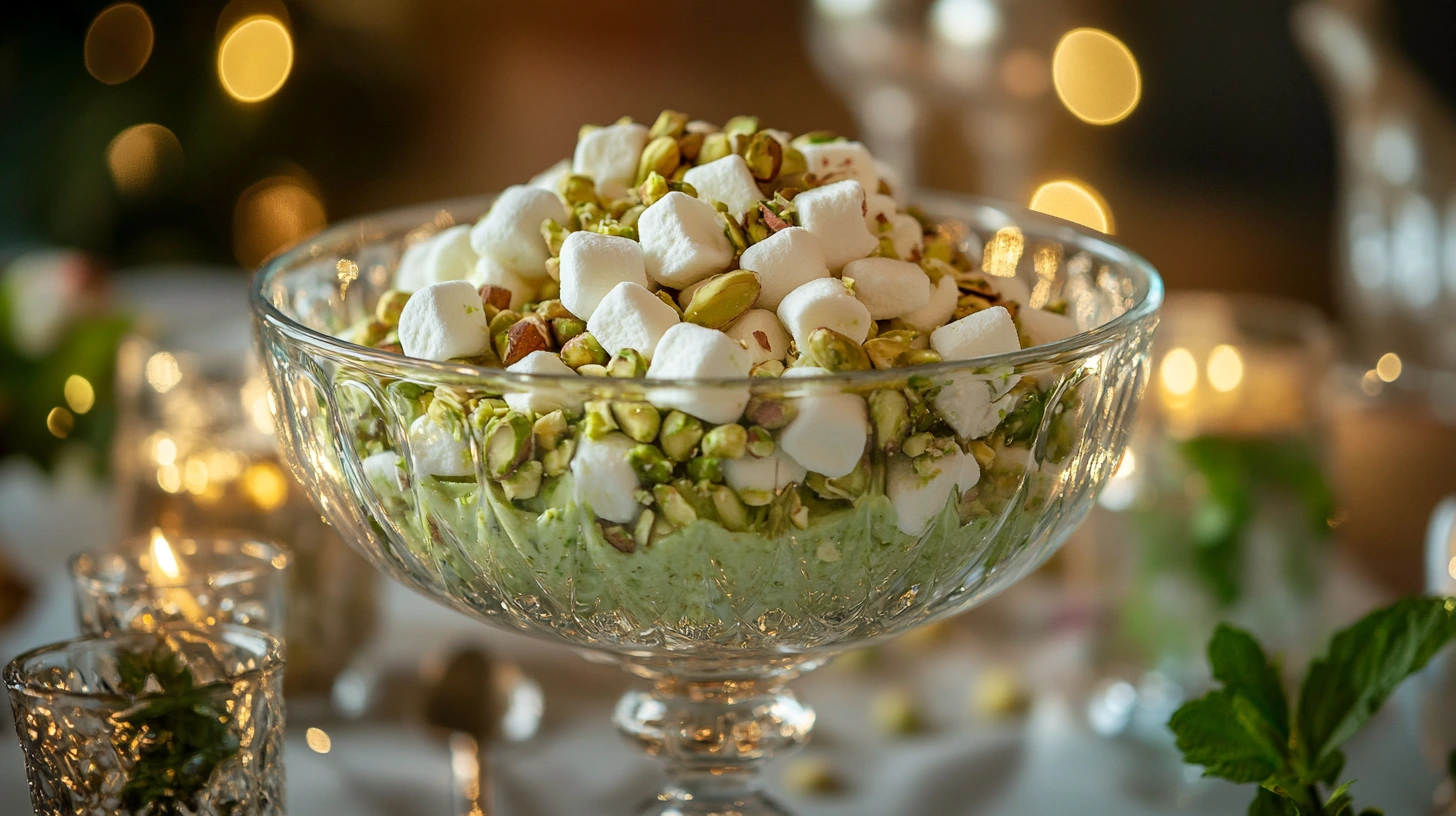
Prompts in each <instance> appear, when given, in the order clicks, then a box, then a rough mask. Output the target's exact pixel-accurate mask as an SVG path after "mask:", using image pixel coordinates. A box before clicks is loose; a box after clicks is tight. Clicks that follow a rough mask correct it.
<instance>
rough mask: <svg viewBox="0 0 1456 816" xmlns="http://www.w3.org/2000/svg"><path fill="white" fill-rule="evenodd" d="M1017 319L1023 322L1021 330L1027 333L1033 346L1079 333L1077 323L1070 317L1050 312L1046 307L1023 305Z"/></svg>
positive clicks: (1027, 337) (1053, 341)
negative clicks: (1036, 307)
mask: <svg viewBox="0 0 1456 816" xmlns="http://www.w3.org/2000/svg"><path fill="white" fill-rule="evenodd" d="M1016 320H1017V322H1019V323H1020V324H1021V330H1022V331H1023V332H1025V333H1026V339H1028V340H1030V341H1031V344H1032V345H1033V346H1044V345H1046V344H1047V343H1055V342H1057V341H1058V340H1065V339H1067V338H1068V337H1071V336H1072V335H1074V334H1076V333H1077V324H1076V323H1073V322H1072V319H1071V318H1070V317H1067V316H1066V315H1059V314H1057V313H1056V312H1048V311H1046V310H1045V309H1032V308H1029V307H1026V306H1022V307H1021V309H1020V310H1019V311H1018V312H1017V313H1016Z"/></svg>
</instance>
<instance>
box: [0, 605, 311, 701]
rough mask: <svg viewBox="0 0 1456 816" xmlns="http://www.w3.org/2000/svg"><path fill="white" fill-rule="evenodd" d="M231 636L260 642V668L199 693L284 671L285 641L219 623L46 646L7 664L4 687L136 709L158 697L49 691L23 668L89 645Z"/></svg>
mask: <svg viewBox="0 0 1456 816" xmlns="http://www.w3.org/2000/svg"><path fill="white" fill-rule="evenodd" d="M228 633H237V634H240V635H246V636H248V637H256V638H258V639H260V640H261V641H262V642H263V644H264V648H263V651H262V653H261V654H260V655H258V657H257V660H258V661H259V664H258V665H256V666H254V667H253V668H251V669H247V670H246V671H240V672H237V673H234V674H229V675H228V676H227V677H225V678H223V679H221V680H214V681H212V682H210V683H202V684H200V685H198V686H197V687H196V688H197V689H199V690H210V689H217V688H224V687H227V686H231V685H233V684H234V683H239V682H253V681H256V680H261V679H263V678H265V677H268V676H270V675H273V674H275V673H277V672H278V671H280V670H281V669H282V668H283V665H284V656H283V641H281V640H279V639H278V638H276V637H274V636H273V635H270V634H268V633H267V632H264V631H263V630H261V629H254V628H253V627H251V626H244V625H243V624H240V623H220V624H217V625H216V626H211V627H207V628H202V627H196V626H164V627H162V628H160V629H157V630H156V631H154V632H119V633H113V634H109V635H81V636H79V637H74V638H68V639H66V640H59V641H56V642H54V643H46V644H43V645H41V646H37V647H35V648H33V649H28V650H26V651H24V652H22V653H20V654H18V655H16V656H15V657H14V658H13V659H11V661H10V662H9V663H7V664H5V671H4V681H5V687H6V689H8V690H9V691H10V692H11V693H21V694H25V695H27V696H29V697H46V698H58V697H59V698H72V699H77V700H92V701H100V702H107V703H120V704H123V705H133V704H135V703H136V702H137V701H139V700H145V699H148V698H149V697H156V696H159V695H140V696H138V697H126V696H124V695H121V694H111V693H104V692H81V691H63V690H58V689H53V688H48V687H45V686H43V685H41V684H39V683H37V682H35V679H34V677H33V676H32V675H30V674H28V673H26V672H25V669H24V666H25V664H26V663H28V662H30V661H32V660H35V659H36V658H39V657H43V656H45V655H48V654H54V653H57V652H63V651H65V650H67V649H71V648H75V647H77V646H81V645H87V644H120V643H124V642H126V641H135V640H143V639H145V640H154V639H156V638H160V637H165V636H167V635H173V634H187V635H196V636H198V637H199V638H201V639H203V640H207V641H209V642H211V643H224V644H226V643H227V641H226V640H224V639H223V638H222V637H221V635H225V634H228Z"/></svg>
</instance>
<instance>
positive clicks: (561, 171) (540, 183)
mask: <svg viewBox="0 0 1456 816" xmlns="http://www.w3.org/2000/svg"><path fill="white" fill-rule="evenodd" d="M569 175H571V159H562V160H561V161H559V162H557V163H555V164H553V165H551V166H550V167H548V168H546V169H545V170H542V171H541V172H539V173H537V174H536V175H534V176H532V177H531V181H530V182H528V183H529V184H530V185H531V186H532V187H539V188H541V189H542V190H546V191H547V192H551V193H557V194H558V195H559V194H560V193H559V192H558V191H559V190H560V189H561V182H562V180H564V179H565V178H566V177H567V176H569Z"/></svg>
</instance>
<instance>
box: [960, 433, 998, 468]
mask: <svg viewBox="0 0 1456 816" xmlns="http://www.w3.org/2000/svg"><path fill="white" fill-rule="evenodd" d="M966 447H967V451H966V452H967V453H969V454H970V455H971V456H972V457H974V458H975V460H976V464H977V465H980V467H981V470H983V471H984V470H986V469H987V468H989V467H991V463H992V462H994V461H996V449H995V448H993V447H991V446H990V445H987V444H986V443H985V442H981V441H979V440H977V441H974V442H972V443H971V444H970V445H968V446H966Z"/></svg>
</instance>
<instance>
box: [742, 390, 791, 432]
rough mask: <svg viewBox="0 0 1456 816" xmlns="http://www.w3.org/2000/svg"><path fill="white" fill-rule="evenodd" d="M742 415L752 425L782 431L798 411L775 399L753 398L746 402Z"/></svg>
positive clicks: (787, 403)
mask: <svg viewBox="0 0 1456 816" xmlns="http://www.w3.org/2000/svg"><path fill="white" fill-rule="evenodd" d="M743 415H744V416H746V417H748V421H749V422H752V423H753V424H754V425H759V426H762V427H764V428H767V429H769V430H770V431H778V430H783V429H784V428H786V427H788V425H789V423H790V422H793V421H794V418H795V417H797V416H798V415H799V409H797V408H795V407H794V405H793V404H792V403H789V402H785V401H784V400H782V399H779V398H777V397H764V396H754V397H750V398H749V400H748V406H747V407H746V408H744V409H743Z"/></svg>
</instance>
